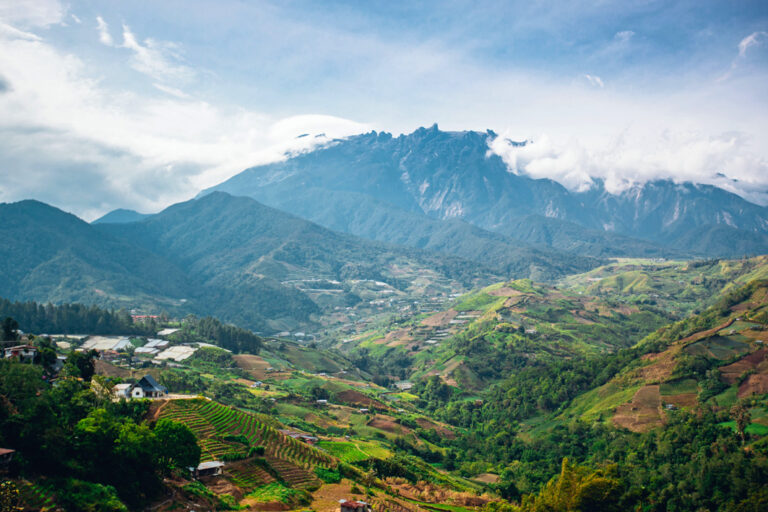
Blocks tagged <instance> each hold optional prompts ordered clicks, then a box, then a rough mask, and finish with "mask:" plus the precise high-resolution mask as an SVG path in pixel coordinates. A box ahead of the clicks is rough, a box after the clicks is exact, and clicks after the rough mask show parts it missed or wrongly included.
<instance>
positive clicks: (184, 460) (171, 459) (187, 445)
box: [154, 418, 200, 473]
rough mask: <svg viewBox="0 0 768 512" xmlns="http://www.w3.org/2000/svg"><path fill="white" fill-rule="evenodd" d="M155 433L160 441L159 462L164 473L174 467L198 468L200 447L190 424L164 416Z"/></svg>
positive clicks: (158, 441) (156, 426)
mask: <svg viewBox="0 0 768 512" xmlns="http://www.w3.org/2000/svg"><path fill="white" fill-rule="evenodd" d="M154 433H155V437H156V438H157V443H158V451H157V457H158V462H159V464H160V469H161V471H163V473H168V471H170V470H171V469H173V468H186V467H195V468H196V467H197V465H198V464H200V447H199V446H198V445H197V439H196V438H195V434H193V433H192V431H191V430H190V429H189V427H188V426H186V425H185V424H183V423H178V422H176V421H172V420H169V419H167V418H163V419H161V420H160V421H158V422H157V424H156V425H155V429H154Z"/></svg>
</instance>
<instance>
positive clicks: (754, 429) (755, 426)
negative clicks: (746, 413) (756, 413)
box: [719, 421, 768, 436]
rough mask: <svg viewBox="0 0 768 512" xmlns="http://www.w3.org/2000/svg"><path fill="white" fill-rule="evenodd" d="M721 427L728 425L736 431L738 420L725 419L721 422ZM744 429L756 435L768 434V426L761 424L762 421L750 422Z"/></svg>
mask: <svg viewBox="0 0 768 512" xmlns="http://www.w3.org/2000/svg"><path fill="white" fill-rule="evenodd" d="M719 425H720V426H721V427H728V428H730V429H731V430H733V431H734V432H736V431H737V430H736V422H735V421H724V422H723V423H719ZM744 431H745V432H746V433H747V434H750V435H756V436H764V435H766V434H768V426H766V425H761V424H760V423H750V424H749V426H747V428H746V429H744Z"/></svg>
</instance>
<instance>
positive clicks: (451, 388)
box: [0, 257, 768, 511]
mask: <svg viewBox="0 0 768 512" xmlns="http://www.w3.org/2000/svg"><path fill="white" fill-rule="evenodd" d="M766 268H767V265H766V260H765V258H764V257H758V258H753V259H749V260H711V261H702V262H690V261H683V262H676V261H652V260H619V261H615V262H612V263H610V264H608V265H606V266H604V267H599V268H597V269H595V270H592V271H590V272H588V273H586V274H582V275H575V276H569V277H568V278H565V279H563V280H562V281H560V282H557V283H554V284H541V283H536V282H532V281H530V280H525V279H523V280H513V281H505V282H499V283H497V284H494V285H490V286H487V287H484V288H480V289H477V290H475V291H473V292H470V293H468V294H463V295H459V296H453V297H451V296H446V297H445V298H443V299H440V300H436V301H434V302H427V303H426V304H425V306H424V307H423V308H422V309H419V306H421V304H420V303H419V304H416V303H411V304H408V305H407V306H404V305H400V304H398V306H399V307H398V309H397V310H396V311H395V312H394V313H393V312H391V311H384V310H382V311H381V312H379V313H378V315H373V316H371V317H368V318H366V322H365V323H364V324H360V325H359V326H358V327H359V328H358V329H355V330H354V332H350V331H349V329H348V328H344V326H343V325H341V326H339V327H336V328H335V329H334V328H329V329H328V331H327V334H326V335H317V336H316V337H315V336H313V337H310V336H308V335H306V334H305V335H304V336H300V337H298V339H297V338H296V337H295V336H293V335H291V336H289V337H281V336H275V337H267V338H258V337H253V335H250V334H248V335H246V331H242V332H241V331H238V330H237V329H236V328H230V330H229V331H227V333H226V334H225V333H224V331H223V330H222V326H221V324H217V323H215V322H213V323H212V321H211V320H208V319H199V320H195V319H190V318H188V319H186V320H181V321H177V322H176V323H174V322H171V323H170V324H169V323H167V322H168V320H165V321H163V320H162V319H158V320H152V322H154V323H151V324H136V323H135V321H133V322H131V320H130V319H129V320H127V321H128V322H129V323H128V324H115V327H114V328H116V329H123V332H122V334H124V336H125V338H126V339H130V340H131V343H130V345H131V346H133V347H141V346H142V345H143V344H145V343H146V342H145V341H144V340H146V339H147V337H152V336H155V337H156V336H158V334H157V332H158V331H163V332H166V331H167V333H166V334H164V335H161V338H163V339H166V340H168V343H170V346H179V347H183V346H190V347H193V348H192V350H191V353H192V355H191V356H189V357H185V358H184V359H181V360H176V361H169V360H165V361H163V360H160V359H158V358H157V355H156V352H155V353H152V352H149V351H147V352H144V353H141V354H139V351H138V350H135V354H134V355H131V353H127V354H126V353H125V352H122V351H120V350H118V351H117V352H115V353H114V355H111V353H110V352H109V351H107V352H103V353H102V354H101V355H100V358H99V359H97V360H96V365H95V367H94V370H95V375H94V377H93V378H92V379H93V380H92V384H91V386H90V391H88V390H87V389H84V390H83V391H84V392H91V393H93V392H95V390H96V389H98V388H95V387H94V386H95V384H94V383H95V382H99V383H100V384H99V386H102V385H104V386H107V388H110V387H112V386H115V385H116V383H119V382H129V383H130V382H136V381H137V380H139V379H140V378H141V377H142V376H144V375H151V376H153V377H154V378H155V379H156V381H157V382H159V383H160V384H161V385H162V386H164V387H165V388H166V389H167V392H168V393H169V395H168V397H167V398H162V397H161V398H160V399H157V400H154V401H153V402H151V403H149V404H147V405H148V406H147V408H140V410H141V411H142V412H140V414H141V415H142V416H141V417H142V418H143V421H146V422H147V423H148V424H149V425H159V424H160V423H159V422H160V421H161V420H171V421H173V422H175V423H180V424H183V425H186V427H187V428H189V431H190V432H191V434H192V435H193V436H194V439H195V440H196V444H197V445H198V446H199V448H200V459H199V460H200V461H201V463H205V462H217V463H218V461H222V462H223V468H222V470H223V471H222V473H221V474H220V475H218V476H217V475H214V476H205V477H202V476H201V477H200V478H199V480H194V479H191V478H190V477H189V476H188V475H186V474H185V473H184V471H177V472H175V473H173V474H172V475H169V476H166V477H164V478H163V479H162V486H163V487H164V488H165V489H166V491H165V492H166V494H167V495H169V496H172V498H171V500H170V501H169V502H167V503H168V504H170V503H176V504H177V505H178V504H186V505H184V506H188V507H211V508H212V509H217V510H225V509H242V510H292V509H300V508H302V507H312V508H313V509H315V510H318V511H326V510H327V511H331V510H336V509H337V508H338V501H339V500H340V499H350V500H352V499H358V500H363V501H366V502H367V503H369V505H370V506H371V507H373V509H374V510H402V511H405V510H410V511H418V510H424V511H427V510H452V511H462V510H467V511H468V510H479V509H483V510H496V509H498V508H499V507H502V508H503V507H508V506H511V507H514V506H515V505H505V504H504V503H505V502H504V501H501V500H502V499H507V500H513V501H515V500H520V499H521V498H522V497H523V495H528V496H529V497H528V498H525V499H526V500H529V501H528V503H530V502H531V501H534V502H535V500H545V499H550V498H547V494H546V493H547V492H550V491H548V490H547V489H549V487H547V486H546V485H545V484H546V483H547V481H549V480H550V479H552V478H557V477H558V474H560V478H563V475H564V474H565V473H564V472H568V471H576V472H584V471H595V470H597V471H602V470H600V469H595V468H600V467H603V464H605V463H607V461H611V462H612V463H614V464H616V468H617V469H616V470H613V473H610V474H609V475H606V478H609V480H610V481H611V482H612V484H611V485H614V486H615V487H613V488H612V489H613V490H612V491H611V492H613V493H614V494H615V498H612V499H616V500H618V502H624V501H625V500H628V501H629V502H632V501H633V500H637V499H638V498H637V497H635V496H636V495H635V494H633V493H637V492H641V495H642V496H645V497H646V498H647V499H653V500H660V501H659V502H660V503H665V504H667V505H666V506H669V505H670V504H672V503H675V502H676V501H675V500H676V499H677V497H676V496H675V495H670V494H668V490H666V488H665V487H663V486H660V485H662V484H663V483H662V482H659V483H657V484H651V483H650V480H642V481H643V482H646V483H645V484H643V485H646V486H648V487H645V490H643V491H640V490H639V489H636V488H634V487H631V485H634V484H627V483H624V484H621V485H619V484H618V482H630V481H633V480H632V479H634V478H643V479H646V478H651V474H652V473H650V472H648V473H643V472H638V469H637V467H636V466H635V465H634V463H633V462H631V458H629V459H628V458H627V457H630V452H628V451H626V450H628V448H627V446H633V447H634V448H632V450H639V451H641V452H642V453H643V457H648V459H647V460H649V461H656V462H649V464H650V466H649V467H648V469H647V471H651V470H652V467H653V466H654V465H655V464H660V462H658V457H659V456H661V454H660V453H658V452H657V451H654V450H658V449H659V448H653V449H650V451H649V448H648V447H642V448H641V446H645V445H638V444H637V443H644V442H645V441H644V440H646V439H651V437H649V436H653V438H654V439H655V438H658V442H659V443H667V444H664V446H668V449H669V450H673V453H678V452H677V451H675V450H685V449H686V448H685V447H686V446H689V444H688V443H693V445H695V444H696V443H700V442H705V443H708V442H716V443H720V445H721V446H722V449H723V450H724V451H723V452H722V453H723V454H724V455H723V457H725V458H722V457H720V456H717V457H714V456H709V459H708V460H709V462H708V463H709V464H715V465H717V464H721V463H723V464H740V465H741V466H739V467H744V468H747V467H751V468H753V470H757V471H763V470H762V469H760V468H764V467H765V468H768V466H764V464H766V461H765V455H764V454H763V453H764V447H765V446H766V445H765V441H766V440H768V423H766V419H767V418H768V415H766V411H767V410H768V388H767V387H766V382H767V381H766V380H765V378H764V377H765V375H764V374H765V373H766V371H768V365H766V357H765V352H766V350H765V349H763V344H764V343H766V342H768V338H766V336H765V335H764V330H765V329H766V328H768V317H766V314H765V312H766V308H768V293H766V289H768V288H766V284H765V281H764V280H762V277H763V276H764V274H765V272H766ZM630 277H632V280H631V281H630ZM302 283H310V286H317V284H315V283H314V282H308V281H303V282H302ZM623 283H627V284H625V285H624V286H621V284H623ZM371 284H373V285H374V286H380V285H378V284H377V283H375V282H373V283H368V285H371ZM323 286H327V284H326V283H323ZM628 287H629V288H628ZM654 294H656V295H658V296H656V295H654ZM643 295H645V296H647V297H645V298H643V299H642V300H641V296H643ZM646 299H649V300H646ZM650 299H653V300H650ZM393 304H394V299H393ZM694 304H695V305H696V308H697V312H693V311H692V309H691V308H692V306H693V305H694ZM24 308H26V309H24ZM2 309H3V310H2V311H0V316H5V315H11V314H13V315H16V316H18V317H19V318H23V319H24V321H25V322H26V323H28V324H29V325H42V324H40V322H41V321H43V320H44V318H46V317H50V314H51V312H46V309H45V308H42V309H40V308H38V309H36V310H35V309H34V308H33V309H31V310H30V309H29V308H28V307H26V306H23V305H22V304H18V305H13V304H12V303H10V302H8V303H4V305H3V306H2ZM25 310H26V311H30V313H27V316H24V315H23V311H25ZM33 311H38V312H37V313H31V312H33ZM337 314H338V313H337ZM344 314H345V315H347V316H348V315H349V313H348V312H347V311H346V310H345V312H344ZM35 315H37V316H35ZM71 318H73V320H72V322H74V325H68V326H66V327H65V329H66V330H69V331H70V332H72V331H71V330H70V329H71V328H74V327H76V326H77V322H81V320H77V319H76V318H77V317H71ZM83 318H85V317H83ZM119 318H121V317H115V320H114V322H119V320H118V319H119ZM122 321H123V322H125V321H126V320H122ZM34 322H38V323H37V324H35V323H34ZM158 322H160V323H158ZM162 322H166V323H165V324H163V323H162ZM103 325H108V324H103ZM120 325H122V326H123V327H120ZM126 325H133V327H131V329H133V330H134V331H135V333H129V332H125V329H126V327H125V326H126ZM52 327H55V326H52ZM58 327H59V328H61V327H64V326H62V325H59V326H58ZM162 328H165V330H163V329H162ZM25 331H26V330H25ZM766 332H768V331H766ZM116 334H117V333H116ZM249 336H250V337H249ZM286 336H287V334H286ZM251 338H253V339H251ZM289 338H293V339H289ZM53 339H54V341H56V340H63V338H61V337H56V336H54V337H53ZM100 339H104V340H106V339H107V338H100ZM115 339H116V338H115ZM38 340H43V341H38ZM44 340H45V338H34V340H32V341H33V343H42V345H38V346H45V341H44ZM81 340H82V337H81V338H75V337H72V336H67V337H66V341H64V342H63V341H59V342H57V343H58V348H56V347H54V349H55V350H56V351H57V352H59V353H60V354H62V356H65V355H66V354H67V350H69V349H71V348H75V347H77V345H78V344H79V343H83V342H82V341H81ZM238 340H239V341H238ZM62 343H67V344H68V345H64V344H62ZM206 343H210V344H211V345H206ZM233 343H238V344H237V345H235V344H233ZM246 343H247V344H250V345H247V344H246ZM87 344H88V342H87V341H86V342H85V346H88V345H87ZM214 345H219V346H221V347H231V348H230V349H234V350H235V351H234V352H229V351H226V350H223V349H221V348H217V347H215V346H214ZM65 346H66V347H68V348H67V349H63V348H62V347H65ZM105 346H106V345H105ZM166 346H167V345H166ZM249 346H250V347H251V348H247V347H249ZM195 347H197V348H195ZM236 347H239V348H236ZM5 364H6V368H11V367H8V366H7V365H8V364H13V363H7V362H6V363H5ZM17 364H18V363H17ZM26 366H27V367H30V369H31V367H34V366H35V365H26ZM14 371H15V370H14ZM69 371H70V372H71V371H74V370H69ZM3 375H9V376H10V374H9V373H6V372H5V371H4V373H3ZM60 378H61V377H60ZM65 379H66V378H65ZM0 380H2V379H0ZM65 381H66V380H65ZM3 389H6V390H7V389H8V388H3ZM6 393H7V391H6ZM46 393H47V392H46ZM6 396H9V395H6ZM10 396H11V397H13V396H17V395H15V394H12V395H10ZM97 396H98V395H97ZM15 400H17V398H12V403H13V401H15ZM102 400H103V399H102ZM98 403H99V402H98V401H97V402H96V403H95V404H94V406H95V407H99V406H98ZM101 407H105V405H102V406H101ZM111 408H113V406H111V405H106V410H111ZM91 414H94V412H92V413H91ZM111 414H124V413H117V412H116V410H114V409H112V412H111ZM83 421H85V420H81V421H80V423H78V424H77V425H75V427H74V428H81V427H79V425H80V424H81V423H82V422H83ZM691 422H693V423H696V424H697V425H699V427H697V428H706V429H707V430H706V432H707V433H708V434H707V435H708V436H709V437H704V438H701V439H698V438H697V439H689V440H687V441H685V443H684V444H679V443H680V441H676V440H675V438H674V437H668V436H683V437H682V438H685V436H686V435H688V434H685V433H684V429H685V428H686V427H685V425H689V424H691ZM155 428H158V427H155ZM681 429H683V430H681ZM7 435H8V434H6V436H7ZM574 436H576V437H574ZM665 436H666V437H665ZM713 436H714V437H713ZM6 438H7V439H12V437H11V438H8V437H6ZM577 438H578V439H579V440H578V441H577ZM682 438H680V439H682ZM665 439H666V440H665ZM573 443H576V444H573ZM532 444H534V445H536V446H538V447H539V448H538V449H537V450H536V452H535V453H533V452H530V451H529V450H530V446H531V445H532ZM742 444H743V445H744V446H745V447H748V449H747V450H745V451H742V450H741V449H740V448H737V447H738V446H739V445H742ZM489 449H490V451H489ZM27 450H29V448H27ZM563 457H567V458H568V460H569V461H571V463H573V464H577V465H578V466H573V467H571V466H565V465H564V464H565V463H563V464H561V461H562V458H563ZM675 457H678V456H677V455H675ZM734 457H735V458H734ZM721 458H722V462H720V461H721ZM32 460H33V459H32ZM674 460H675V461H676V462H674V464H673V465H672V467H671V468H670V471H674V472H682V473H679V474H684V473H685V472H689V471H690V469H689V468H688V466H686V464H692V463H694V462H691V461H690V459H688V460H687V462H686V459H685V458H682V459H674ZM726 460H727V461H730V462H726ZM582 465H583V466H582ZM561 466H562V467H561ZM30 467H31V466H30ZM201 467H202V466H201ZM575 468H582V469H575ZM38 471H39V470H38ZM750 471H752V470H750ZM33 474H34V473H31V472H29V471H28V472H27V476H28V478H29V477H32V475H33ZM579 474H581V473H579ZM758 474H760V473H758ZM758 474H755V476H750V477H744V478H746V480H742V481H743V482H745V483H746V485H747V487H746V489H749V488H750V487H749V486H750V485H753V484H750V483H748V482H756V481H759V479H760V478H762V477H759V476H757V475H758ZM37 475H39V476H38V477H37V478H34V477H33V478H32V479H28V480H22V481H19V483H18V486H20V487H19V488H20V489H22V492H23V493H25V496H30V498H29V499H32V498H31V496H32V494H34V493H37V495H39V496H40V498H35V500H36V501H34V503H37V504H39V505H35V506H40V507H41V508H43V509H53V508H54V505H53V504H54V503H56V501H57V500H59V501H61V499H62V496H70V495H71V494H72V492H75V491H72V490H69V491H67V490H65V488H63V487H62V485H63V484H62V482H61V481H60V480H59V479H58V477H56V476H55V475H54V474H51V473H50V472H49V470H44V471H42V473H40V472H38V473H37ZM644 475H645V476H644ZM696 478H698V477H696ZM754 478H757V479H758V480H750V479H754ZM695 481H696V480H694V482H695ZM726 481H730V480H728V479H726ZM113 485H114V484H113ZM664 485H665V484H664ZM723 485H730V484H726V482H724V483H723ZM117 489H118V491H117V492H118V494H117V496H122V494H121V493H122V492H123V491H121V490H120V489H121V486H120V485H118V486H117ZM717 489H720V487H717ZM718 492H720V491H718ZM74 496H76V492H75V495H74ZM704 496H712V495H711V494H707V493H705V495H704ZM725 496H731V498H727V499H730V500H734V499H740V500H754V499H759V498H758V497H757V496H758V495H754V494H749V493H748V494H741V495H739V494H733V491H728V493H726V494H725ZM738 496H741V497H738ZM147 498H149V495H147ZM646 498H643V499H646ZM67 499H74V498H72V497H71V496H70V497H69V498H67ZM706 499H707V500H711V499H715V500H719V499H723V498H717V497H707V498H706ZM716 502H717V501H716ZM45 503H48V505H46V504H45ZM163 503H166V502H163ZM157 504H158V505H159V507H160V508H156V509H158V510H166V508H164V507H166V505H163V504H162V503H160V502H158V503H157ZM168 506H169V505H168ZM524 507H525V505H523V509H524V510H527V509H525V508H524ZM167 509H168V510H171V508H167ZM510 510H517V509H510Z"/></svg>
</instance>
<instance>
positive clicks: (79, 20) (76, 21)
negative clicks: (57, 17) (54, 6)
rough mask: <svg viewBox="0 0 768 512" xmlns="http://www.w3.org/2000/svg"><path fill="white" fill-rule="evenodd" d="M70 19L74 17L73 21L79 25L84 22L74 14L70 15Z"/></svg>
mask: <svg viewBox="0 0 768 512" xmlns="http://www.w3.org/2000/svg"><path fill="white" fill-rule="evenodd" d="M70 17H72V21H74V22H75V23H77V24H78V25H80V24H81V23H82V22H83V21H82V20H81V19H80V18H78V17H77V16H76V15H75V14H74V13H71V14H70Z"/></svg>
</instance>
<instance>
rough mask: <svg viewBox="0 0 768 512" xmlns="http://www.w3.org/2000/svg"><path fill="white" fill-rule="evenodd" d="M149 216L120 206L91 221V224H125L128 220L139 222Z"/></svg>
mask: <svg viewBox="0 0 768 512" xmlns="http://www.w3.org/2000/svg"><path fill="white" fill-rule="evenodd" d="M147 217H149V214H146V213H139V212H137V211H135V210H126V209H125V208H118V209H117V210H112V211H111V212H109V213H107V214H105V215H103V216H101V217H99V218H98V219H96V220H94V221H93V222H91V224H105V223H113V224H124V223H126V222H138V221H140V220H142V219H145V218H147Z"/></svg>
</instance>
